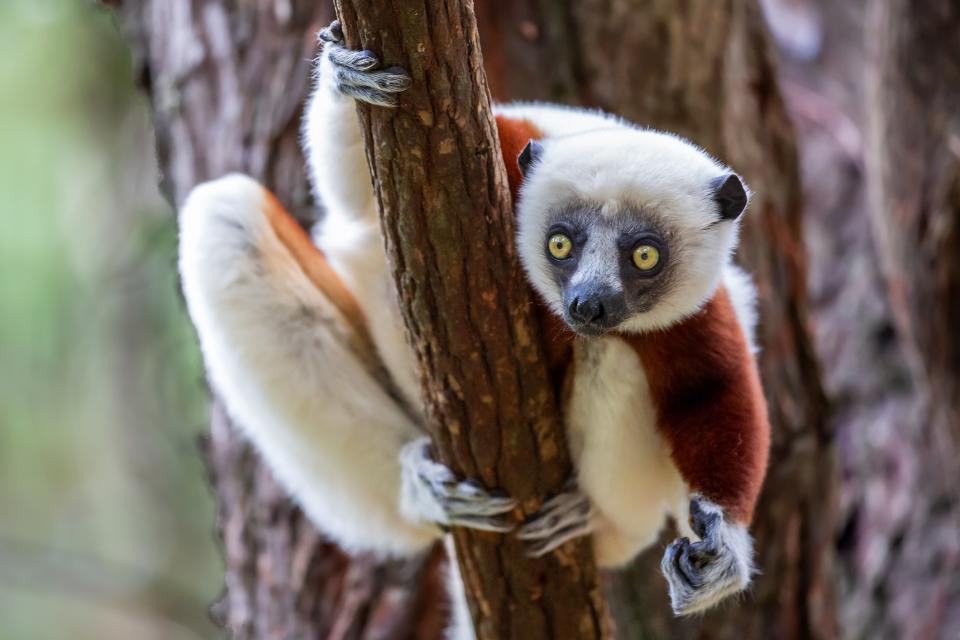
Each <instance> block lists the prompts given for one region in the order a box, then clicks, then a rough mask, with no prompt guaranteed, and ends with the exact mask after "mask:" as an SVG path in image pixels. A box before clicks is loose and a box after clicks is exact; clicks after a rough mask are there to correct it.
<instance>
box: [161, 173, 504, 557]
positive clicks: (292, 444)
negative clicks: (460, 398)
mask: <svg viewBox="0 0 960 640" xmlns="http://www.w3.org/2000/svg"><path fill="white" fill-rule="evenodd" d="M271 207H274V209H271ZM275 207H277V205H276V201H275V200H273V198H272V197H270V196H269V194H268V193H267V192H266V190H265V189H263V187H261V186H260V185H259V184H257V183H256V182H255V181H253V180H252V179H250V178H247V177H245V176H240V175H233V176H228V177H225V178H221V179H220V180H217V181H214V182H210V183H207V184H204V185H201V186H199V187H197V188H196V189H195V190H194V191H193V192H192V193H191V195H190V196H189V198H188V199H187V202H186V204H185V205H184V207H183V209H182V211H181V214H180V229H181V233H180V271H181V275H182V280H183V289H184V295H185V297H186V300H187V304H188V307H189V310H190V314H191V316H192V318H193V321H194V324H195V325H196V328H197V332H198V334H199V337H200V343H201V347H202V350H203V354H204V359H205V362H206V365H207V369H208V372H209V375H210V380H211V382H212V384H213V386H214V387H215V388H216V389H217V390H218V391H219V392H220V394H221V395H222V397H223V398H224V400H225V402H226V406H227V409H228V411H229V412H230V414H231V415H232V416H233V417H234V418H235V419H236V422H237V423H238V425H239V426H240V428H241V429H242V430H243V431H244V433H246V435H247V436H248V437H249V438H250V440H251V441H252V442H253V443H254V445H255V446H256V447H257V449H258V450H259V451H260V453H261V454H262V455H263V457H264V459H265V460H266V462H267V463H268V464H269V466H270V467H271V468H272V469H273V471H274V473H275V474H276V476H277V477H278V479H279V480H280V481H281V482H282V483H283V484H284V486H285V487H286V489H287V490H288V491H289V492H290V493H291V494H292V495H293V497H294V498H295V499H296V500H297V501H298V502H299V503H300V504H301V505H302V506H303V507H304V509H305V511H306V512H307V514H308V515H309V516H310V517H311V519H312V520H313V521H314V522H316V523H317V524H318V525H319V526H320V527H321V528H323V529H325V530H326V531H327V533H328V534H330V535H332V536H333V537H334V538H336V539H337V540H338V541H339V542H340V543H341V544H342V545H343V546H344V547H346V548H347V549H353V550H361V549H363V550H366V549H373V550H378V551H381V552H390V553H409V552H412V551H416V550H418V549H420V548H422V547H423V546H425V545H427V544H429V543H430V542H432V541H433V540H435V539H436V538H438V537H439V536H440V534H441V531H440V529H439V527H437V525H436V524H435V523H434V521H439V522H441V523H447V522H453V521H456V522H457V524H462V525H464V526H469V525H470V524H476V525H478V526H481V528H487V529H490V528H495V527H498V526H501V523H499V522H498V521H496V522H493V523H491V522H488V521H487V520H485V518H488V517H495V516H497V515H499V514H500V513H502V512H503V511H507V510H509V509H508V507H509V506H511V505H510V504H508V503H507V502H506V501H504V500H503V499H501V498H496V497H492V496H487V494H486V493H484V492H482V491H479V490H476V491H475V492H473V493H472V494H471V495H470V498H471V499H470V500H465V496H464V493H465V490H464V489H461V488H460V487H459V486H457V485H454V486H453V488H452V489H451V490H450V491H448V492H447V493H443V492H439V495H433V494H431V493H430V491H429V490H428V489H425V488H423V487H421V488H420V489H418V488H417V487H416V486H415V483H412V482H411V481H410V480H411V478H417V477H419V476H418V475H416V474H414V475H412V476H411V474H410V473H409V471H410V469H411V468H412V469H415V470H419V469H420V468H421V467H422V465H421V464H419V463H418V464H413V465H411V464H409V463H408V462H406V460H407V456H405V457H404V458H405V462H403V463H402V462H401V455H400V454H401V451H402V450H404V447H405V445H407V444H408V443H410V442H414V441H416V440H417V439H418V438H421V437H422V436H423V431H422V430H421V428H420V427H419V425H417V424H415V423H414V422H413V421H412V420H411V419H410V418H409V417H408V416H407V415H406V414H405V413H404V412H403V411H401V410H400V409H399V408H398V407H397V405H396V403H395V401H394V400H393V399H392V398H391V397H390V396H389V395H388V394H387V393H386V392H385V391H384V389H383V388H381V386H380V385H379V384H378V383H377V382H376V381H375V380H374V379H373V378H372V377H371V375H370V374H369V373H368V371H367V369H366V368H365V367H364V366H363V364H362V363H361V362H360V360H359V359H358V358H357V357H356V355H355V354H354V353H353V352H352V351H351V350H350V348H349V346H348V345H349V340H348V336H347V323H346V322H345V321H344V319H343V318H342V317H341V316H340V313H339V311H338V309H337V308H335V307H334V306H333V305H332V304H331V303H330V301H329V300H328V299H327V298H326V297H325V296H324V295H323V294H322V293H321V292H320V291H319V289H318V288H317V287H316V286H315V284H314V282H313V281H311V280H310V279H309V278H308V276H307V275H306V273H305V271H304V269H303V265H301V264H300V263H299V262H298V261H297V258H295V257H294V254H293V253H291V251H290V248H289V247H288V246H287V245H285V244H284V242H283V241H282V240H281V239H280V237H278V235H277V233H276V228H275V227H274V226H272V224H271V219H276V217H277V216H278V215H282V216H287V215H288V214H286V213H285V212H282V210H281V211H280V212H278V211H277V210H276V209H275ZM302 241H303V242H304V243H308V248H311V249H313V250H314V251H316V250H315V248H313V247H312V245H309V240H308V239H307V238H306V236H304V237H303V238H302ZM301 258H302V255H301ZM314 258H315V259H318V260H322V259H323V256H322V255H320V254H319V253H318V252H317V253H316V254H315V255H314ZM433 480H434V478H432V477H427V478H426V479H424V480H423V482H422V484H423V485H424V486H425V487H431V488H432V487H433V485H432V484H431V482H432V481H433ZM411 495H412V496H413V497H412V498H411ZM424 495H429V496H430V499H424V500H418V499H416V497H417V496H424ZM487 498H489V499H488V500H487ZM471 518H475V519H476V521H475V522H472V521H471ZM504 526H505V525H504Z"/></svg>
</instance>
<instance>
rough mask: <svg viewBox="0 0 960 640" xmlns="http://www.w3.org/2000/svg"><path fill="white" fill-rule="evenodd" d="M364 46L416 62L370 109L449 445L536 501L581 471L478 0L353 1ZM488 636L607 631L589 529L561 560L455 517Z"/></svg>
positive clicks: (420, 343)
mask: <svg viewBox="0 0 960 640" xmlns="http://www.w3.org/2000/svg"><path fill="white" fill-rule="evenodd" d="M336 4H337V9H338V13H339V15H340V19H341V21H342V23H343V27H344V33H345V35H346V37H347V40H348V43H349V44H350V46H352V47H362V48H366V49H371V50H373V51H374V52H376V53H377V54H378V55H380V56H381V58H382V60H383V61H384V62H385V63H386V64H387V65H398V66H401V67H403V68H405V69H407V70H409V71H410V73H411V74H412V76H413V78H414V86H413V88H412V89H411V90H410V91H409V92H407V93H405V94H403V96H402V98H401V105H400V108H398V109H396V110H385V109H376V108H370V107H367V106H361V107H360V114H361V119H362V122H363V127H364V129H365V135H366V143H367V153H368V159H369V161H370V168H371V171H372V174H373V179H374V185H375V190H376V193H377V199H378V201H379V205H380V210H381V221H382V227H383V231H384V234H385V239H386V248H387V253H388V256H389V258H390V263H391V265H392V269H393V276H394V279H395V282H396V285H397V291H398V293H399V299H400V304H401V307H402V309H403V315H404V321H405V323H406V326H407V329H408V334H409V338H410V341H411V343H412V345H413V347H414V351H415V353H416V356H417V360H418V363H419V366H420V370H421V373H422V377H423V379H422V382H423V396H424V401H425V407H426V412H427V416H428V421H429V423H430V424H431V430H432V433H433V435H434V441H435V443H436V447H437V449H438V454H439V456H440V458H441V459H442V460H443V461H444V462H445V463H447V464H449V465H450V466H451V467H452V468H454V469H455V470H457V471H458V472H460V473H463V474H465V475H467V476H470V477H476V478H480V479H482V481H483V482H484V484H486V485H487V486H490V487H499V488H502V489H503V490H505V491H506V492H508V493H509V494H510V495H512V496H515V497H516V498H518V499H519V500H520V501H521V502H522V505H523V508H524V510H525V511H526V512H531V511H533V510H534V509H535V508H536V507H537V506H538V502H539V501H540V500H541V499H542V498H543V496H544V495H546V494H547V493H549V492H552V491H557V490H559V489H560V487H561V485H562V484H563V482H564V480H566V478H567V476H568V475H569V474H570V472H571V465H570V458H569V455H568V454H567V451H566V447H565V437H564V430H563V424H562V421H561V418H560V412H559V409H558V406H557V403H556V399H555V398H554V397H553V392H552V387H551V384H550V380H549V378H548V375H547V371H546V367H545V364H544V357H543V350H542V345H541V344H540V341H539V338H538V329H537V324H536V322H535V318H534V315H533V313H532V306H531V300H532V293H531V292H530V290H529V288H528V286H527V284H526V280H525V278H524V276H523V274H522V271H521V269H520V267H519V264H518V261H517V255H516V251H515V249H514V246H513V233H514V232H513V228H514V227H513V215H512V206H511V202H510V194H509V190H508V188H507V181H506V173H505V168H504V166H503V161H502V159H501V155H500V147H499V142H498V139H497V132H496V127H495V124H494V121H493V117H492V113H491V110H490V98H489V92H488V90H487V84H486V78H485V76H484V72H483V67H482V59H481V55H480V50H479V44H478V37H477V31H476V23H475V18H474V15H473V5H472V3H471V2H469V0H466V1H463V0H432V1H427V2H424V3H422V4H418V5H417V7H416V8H412V7H411V5H410V4H409V3H406V2H402V1H401V0H392V1H389V2H373V1H372V0H353V1H350V0H344V1H342V2H337V3H336ZM455 539H456V547H457V556H458V562H459V564H460V568H461V573H462V575H463V577H464V581H465V583H466V588H467V593H468V595H469V600H470V603H471V610H472V614H473V619H474V622H475V626H476V629H477V633H478V636H479V637H480V638H488V639H491V640H492V639H494V638H496V639H506V638H523V639H524V640H527V639H535V638H553V639H562V638H595V637H601V635H602V634H603V629H604V626H605V624H606V622H605V613H604V607H603V602H602V599H601V597H600V595H599V589H598V586H597V582H596V570H595V568H594V564H593V558H592V553H591V549H590V546H589V543H588V541H587V540H581V541H579V542H577V543H575V544H571V545H569V546H567V547H566V548H565V549H563V550H561V551H559V552H557V553H555V554H552V556H551V557H549V558H547V559H545V560H536V561H535V560H532V559H530V558H527V557H526V555H525V552H524V547H523V545H522V544H520V543H519V542H518V541H516V540H515V539H513V538H509V537H501V536H495V535H492V534H485V533H480V532H471V531H465V530H457V531H455Z"/></svg>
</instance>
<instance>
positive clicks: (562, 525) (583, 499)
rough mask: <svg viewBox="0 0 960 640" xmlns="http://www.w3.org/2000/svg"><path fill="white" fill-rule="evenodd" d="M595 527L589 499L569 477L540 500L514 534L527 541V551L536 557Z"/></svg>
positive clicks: (591, 530) (583, 534)
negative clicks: (564, 484)
mask: <svg viewBox="0 0 960 640" xmlns="http://www.w3.org/2000/svg"><path fill="white" fill-rule="evenodd" d="M594 527H595V519H594V509H593V505H592V504H591V503H590V499H589V498H587V496H585V495H584V494H583V493H581V491H580V490H579V489H578V488H577V486H576V483H574V482H573V481H570V482H568V483H567V485H566V486H565V487H564V489H563V492H562V493H559V494H557V495H555V496H554V497H552V498H550V499H549V500H547V501H546V502H544V503H543V506H541V507H540V511H538V512H537V513H536V514H534V515H533V516H532V518H531V519H530V520H528V521H527V522H526V523H525V524H524V525H523V526H522V527H521V528H520V532H519V533H518V534H517V537H518V538H520V539H521V540H526V541H527V542H530V543H531V545H530V550H529V554H530V555H531V556H533V557H539V556H542V555H545V554H547V553H550V552H551V551H553V550H554V549H556V548H557V547H559V546H560V545H562V544H564V543H565V542H567V541H568V540H573V539H574V538H579V537H580V536H585V535H587V534H589V533H592V532H593V529H594Z"/></svg>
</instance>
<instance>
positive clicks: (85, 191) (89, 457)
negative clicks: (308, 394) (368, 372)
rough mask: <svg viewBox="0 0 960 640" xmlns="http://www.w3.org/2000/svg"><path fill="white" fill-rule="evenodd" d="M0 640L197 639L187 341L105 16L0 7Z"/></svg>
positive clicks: (63, 4)
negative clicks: (20, 639)
mask: <svg viewBox="0 0 960 640" xmlns="http://www.w3.org/2000/svg"><path fill="white" fill-rule="evenodd" d="M0 87H2V88H3V89H2V91H0V195H2V198H0V223H2V228H0V229H2V230H0V514H2V516H0V637H3V638H12V639H19V638H30V639H34V638H62V637H64V635H65V634H64V629H70V632H69V635H70V637H72V638H73V637H76V638H87V637H90V638H105V637H138V638H141V637H163V638H181V637H182V638H196V637H206V636H210V637H214V636H215V631H214V629H213V627H212V625H210V624H209V623H208V622H206V619H205V618H206V613H205V608H206V606H207V605H208V604H209V602H210V601H212V600H213V599H214V598H215V596H216V595H217V592H218V590H219V575H220V568H219V563H220V560H219V557H218V554H217V550H216V546H215V544H214V537H213V505H212V498H211V496H210V494H209V490H208V489H207V487H206V485H205V482H204V471H203V466H202V463H201V458H200V454H199V449H198V446H197V445H198V437H199V436H200V434H202V433H203V431H204V425H205V422H206V401H205V394H204V389H203V382H202V380H203V378H202V368H201V363H200V359H199V354H198V352H197V349H196V341H195V338H194V336H193V332H192V330H191V328H190V325H189V322H188V321H187V318H186V314H185V312H184V310H183V307H182V304H181V303H180V300H179V297H178V293H177V282H176V269H175V254H176V229H175V224H174V223H175V220H174V216H173V213H172V212H171V211H170V210H169V206H168V205H167V204H166V203H165V202H164V201H163V200H162V199H161V198H160V197H159V195H158V193H157V189H156V181H157V178H156V175H155V174H156V170H155V162H154V159H153V138H152V133H151V131H150V129H149V120H148V116H147V105H146V102H145V100H144V99H143V98H142V97H141V96H139V95H137V93H136V92H135V91H134V88H133V82H132V70H131V68H130V61H129V56H128V53H127V51H126V50H125V48H124V44H123V41H122V39H121V38H120V36H119V34H118V32H117V29H116V27H115V25H114V24H113V21H112V19H111V16H110V15H109V13H108V12H106V11H104V10H102V9H100V8H98V7H96V6H95V5H93V4H92V3H90V2H78V1H77V0H72V1H71V0H4V2H2V3H0Z"/></svg>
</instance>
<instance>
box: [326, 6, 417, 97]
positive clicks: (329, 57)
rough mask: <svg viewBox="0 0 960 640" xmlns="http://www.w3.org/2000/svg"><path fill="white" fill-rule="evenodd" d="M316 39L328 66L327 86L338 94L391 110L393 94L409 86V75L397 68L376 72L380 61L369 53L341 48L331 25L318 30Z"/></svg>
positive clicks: (339, 33)
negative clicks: (320, 44)
mask: <svg viewBox="0 0 960 640" xmlns="http://www.w3.org/2000/svg"><path fill="white" fill-rule="evenodd" d="M318 38H319V39H320V40H321V41H322V42H323V43H324V45H323V53H322V54H321V56H322V58H323V59H325V60H326V64H327V65H328V66H326V67H321V68H322V69H323V71H322V73H327V74H329V78H330V81H331V83H332V84H331V86H332V87H334V88H335V89H336V90H337V91H338V92H339V93H341V94H343V95H346V96H349V97H351V98H354V99H355V100H360V101H363V102H367V103H369V104H373V105H376V106H380V107H395V106H397V103H398V99H397V96H396V94H398V93H401V92H403V91H406V90H407V89H409V88H410V85H411V84H412V79H411V77H410V74H409V73H407V71H406V70H405V69H401V68H400V67H390V68H387V69H379V68H378V67H380V65H381V63H380V59H379V58H378V57H377V56H376V54H374V53H373V52H372V51H367V50H363V51H354V50H352V49H348V48H346V47H345V46H344V41H343V30H342V29H341V28H340V23H339V22H338V21H334V22H332V23H331V24H330V26H328V27H327V28H325V29H321V30H320V33H319V34H318Z"/></svg>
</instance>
